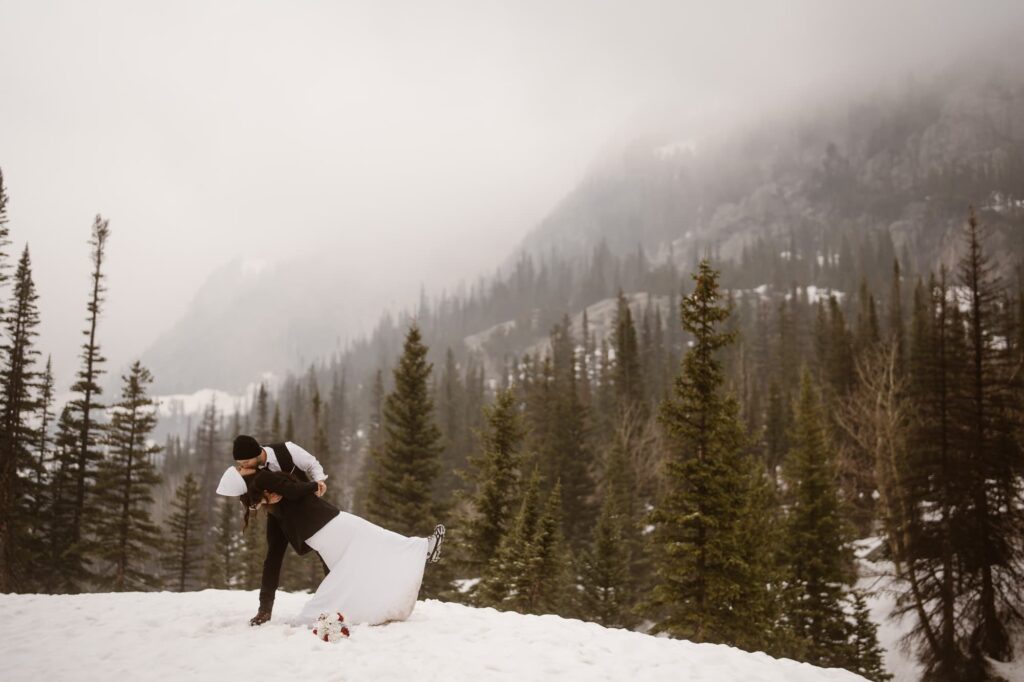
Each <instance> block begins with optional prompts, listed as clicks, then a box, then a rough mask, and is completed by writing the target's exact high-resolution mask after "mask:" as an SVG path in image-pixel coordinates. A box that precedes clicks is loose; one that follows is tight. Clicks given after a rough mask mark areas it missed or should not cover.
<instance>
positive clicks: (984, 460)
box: [959, 209, 1024, 665]
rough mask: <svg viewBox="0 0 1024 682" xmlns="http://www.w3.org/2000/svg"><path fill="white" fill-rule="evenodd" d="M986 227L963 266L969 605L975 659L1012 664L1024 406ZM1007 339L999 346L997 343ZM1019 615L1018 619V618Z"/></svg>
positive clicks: (1020, 597)
mask: <svg viewBox="0 0 1024 682" xmlns="http://www.w3.org/2000/svg"><path fill="white" fill-rule="evenodd" d="M981 236H982V235H981V228H980V226H979V224H978V220H977V218H976V217H975V215H974V210H973V209H971V212H970V216H969V217H968V221H967V229H966V231H965V241H966V242H967V252H966V254H965V255H964V257H963V259H962V260H961V261H960V264H959V281H960V285H961V287H963V289H964V291H965V292H966V294H967V296H968V301H967V306H966V315H965V320H964V323H965V328H966V332H967V335H966V337H967V354H966V357H967V360H968V368H967V377H966V379H967V381H966V386H965V391H964V395H963V401H962V402H961V403H960V407H961V409H963V410H964V413H963V414H964V415H965V416H966V420H965V426H966V427H967V428H966V429H965V432H964V439H963V441H962V442H961V443H960V444H959V445H960V447H961V448H963V451H964V452H965V453H966V456H967V459H968V464H969V468H968V469H967V471H966V472H965V473H966V476H965V478H964V479H962V480H961V481H960V483H961V484H962V485H964V486H965V488H966V489H967V490H968V491H969V500H970V508H969V511H968V514H969V515H970V517H971V518H970V523H969V527H970V530H971V535H970V537H969V538H968V539H967V542H968V544H967V545H966V546H965V547H964V561H965V564H966V566H968V567H969V570H970V572H971V578H972V580H973V581H976V584H975V587H974V589H972V590H971V591H970V592H969V593H968V594H967V595H966V596H967V603H966V604H965V605H964V608H965V609H966V612H967V613H968V614H970V623H971V624H970V633H969V636H968V641H969V642H970V646H971V655H972V657H973V658H974V659H975V661H976V662H977V663H978V665H982V664H983V662H984V658H985V657H988V658H991V659H995V660H997V661H1006V660H1009V658H1010V656H1011V654H1012V648H1011V644H1010V637H1009V630H1010V624H1011V622H1012V621H1013V620H1017V621H1020V620H1021V619H1022V618H1024V617H1022V616H1021V615H1020V612H1019V610H1018V608H1019V605H1020V604H1021V603H1022V602H1024V593H1022V587H1021V586H1022V585H1024V580H1022V576H1021V569H1020V566H1021V565H1022V564H1021V561H1022V559H1024V557H1022V552H1024V549H1022V546H1021V543H1020V542H1019V538H1020V537H1021V533H1022V532H1024V508H1022V507H1021V505H1020V504H1019V501H1020V499H1021V494H1022V490H1021V487H1022V484H1021V473H1022V469H1024V453H1022V451H1021V450H1022V448H1021V442H1020V440H1019V433H1020V429H1021V426H1022V423H1021V422H1022V417H1021V415H1022V414H1024V405H1022V403H1021V393H1020V385H1019V378H1018V377H1019V367H1016V366H1015V362H1014V358H1013V357H1012V354H1011V353H1010V352H1009V344H1008V343H1006V340H1007V339H1008V335H1009V332H1010V329H1009V325H1008V324H1006V322H1007V321H1008V314H1007V311H1005V310H1003V309H1002V307H1003V303H1004V297H1003V292H1002V285H1001V283H1000V281H999V279H998V277H997V276H996V275H995V273H994V268H993V266H992V265H991V263H990V262H989V259H988V257H987V255H985V253H984V251H983V249H982V246H981ZM997 337H998V338H1001V339H1002V342H1001V343H996V341H995V338H997ZM1014 614H1016V616H1014Z"/></svg>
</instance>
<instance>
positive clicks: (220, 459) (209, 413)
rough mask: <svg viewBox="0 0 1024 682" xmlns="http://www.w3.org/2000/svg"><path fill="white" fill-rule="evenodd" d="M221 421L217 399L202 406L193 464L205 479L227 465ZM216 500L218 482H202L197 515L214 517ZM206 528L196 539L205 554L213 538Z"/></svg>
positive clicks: (217, 476) (211, 478)
mask: <svg viewBox="0 0 1024 682" xmlns="http://www.w3.org/2000/svg"><path fill="white" fill-rule="evenodd" d="M219 425H220V413H219V412H218V410H217V402H216V400H212V401H210V403H209V404H208V405H206V407H204V408H203V416H202V418H201V419H200V421H199V426H198V427H197V428H196V460H195V461H196V464H195V465H194V466H197V467H198V469H199V471H200V472H201V478H200V480H202V481H217V480H220V477H221V473H222V472H223V471H224V468H225V467H224V455H223V450H221V448H220V443H221V439H222V436H221V433H220V428H219ZM216 501H217V494H216V486H212V485H204V486H201V487H200V488H199V499H198V502H197V504H198V507H197V509H196V511H197V513H198V515H199V516H200V517H201V518H203V519H213V518H214V512H213V510H214V506H215V505H216ZM203 530H204V533H203V534H202V535H197V536H195V538H194V540H193V541H194V542H195V543H196V545H197V546H198V547H199V548H200V550H199V551H200V552H201V553H202V554H204V555H205V554H207V553H208V552H207V548H208V547H209V546H210V544H211V543H212V542H213V540H212V538H209V537H207V535H208V534H209V529H208V528H204V529H203Z"/></svg>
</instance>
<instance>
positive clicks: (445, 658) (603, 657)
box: [0, 590, 863, 682]
mask: <svg viewBox="0 0 1024 682" xmlns="http://www.w3.org/2000/svg"><path fill="white" fill-rule="evenodd" d="M306 598H307V595H305V594H288V593H281V592H279V593H278V598H277V605H276V606H275V620H272V621H271V622H270V623H267V624H266V625H263V626H261V627H258V628H251V627H249V625H248V624H247V621H248V619H249V618H250V617H251V616H252V615H253V613H254V612H255V607H256V603H257V598H256V594H255V592H243V591H222V590H206V591H203V592H191V593H185V594H175V593H169V592H159V593H126V594H84V595H75V596H68V595H9V594H5V595H0V661H2V668H0V670H2V672H0V677H2V679H4V680H10V681H12V682H13V681H21V680H47V681H56V680H76V681H86V680H105V681H106V680H132V681H133V682H134V681H136V680H139V681H142V680H188V681H189V682H197V681H200V680H218V681H221V682H222V681H223V680H245V679H261V680H274V679H289V680H309V681H313V680H317V681H319V680H337V681H342V680H345V681H348V680H352V681H355V680H367V681H370V680H372V681H373V682H388V681H390V680H403V681H404V680H414V681H416V682H427V681H430V680H445V681H452V682H454V681H458V680H467V681H474V682H476V681H478V680H509V681H513V680H514V681H515V682H528V681H531V680H558V682H576V681H578V680H587V681H590V680H631V681H636V682H655V681H657V680H666V681H668V680H671V681H672V682H678V681H679V680H686V681H687V682H712V681H714V682H731V681H737V682H738V681H743V682H815V681H826V680H834V681H837V682H853V681H854V680H862V679H863V678H861V677H858V676H857V675H854V674H852V673H849V672H846V671H844V670H823V669H821V668H815V667H813V666H810V665H807V664H805V663H796V662H794V661H789V660H777V659H773V658H770V657H769V656H767V655H765V654H760V653H755V654H751V653H746V652H743V651H740V650H738V649H733V648H730V647H726V646H720V645H712V644H693V643H691V642H685V641H679V640H670V639H665V638H657V637H651V636H648V635H643V634H640V633H636V632H629V631H626V630H612V629H607V628H603V627H601V626H600V625H596V624H594V623H584V622H581V621H578V620H567V619H564V618H559V617H557V616H523V615H519V614H517V613H502V612H498V611H495V610H493V609H474V608H469V607H466V606H461V605H458V604H448V603H444V602H438V601H433V600H427V601H423V602H420V603H419V604H417V606H416V610H415V611H413V614H412V616H411V617H410V618H409V620H407V621H405V622H401V623H391V624H388V625H384V626H377V627H369V626H356V627H353V628H352V636H351V638H350V639H348V640H343V641H341V642H337V643H333V644H332V643H327V642H321V641H319V640H318V639H317V638H316V637H315V636H313V634H312V632H311V631H309V630H306V629H304V628H293V627H289V626H287V625H284V624H283V621H284V620H285V619H286V618H287V617H288V616H289V615H291V614H293V613H294V612H296V611H298V609H299V608H300V607H301V605H302V603H303V602H304V600H305V599H306Z"/></svg>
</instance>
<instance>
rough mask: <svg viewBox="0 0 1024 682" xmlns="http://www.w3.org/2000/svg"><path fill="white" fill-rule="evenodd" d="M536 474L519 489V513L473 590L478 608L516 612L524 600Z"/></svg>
mask: <svg viewBox="0 0 1024 682" xmlns="http://www.w3.org/2000/svg"><path fill="white" fill-rule="evenodd" d="M539 499H540V472H539V471H538V470H537V469H534V470H533V474H532V475H531V476H530V479H529V481H528V482H527V484H526V487H525V489H524V490H523V497H522V502H520V504H519V511H518V513H517V514H516V517H515V520H514V521H513V523H512V527H511V529H510V530H509V531H508V532H507V533H505V535H504V536H503V537H502V539H501V543H500V544H499V546H498V551H497V552H496V553H495V554H494V556H493V557H492V559H491V566H490V568H489V569H488V570H487V572H486V573H485V574H484V575H485V577H484V579H483V580H482V581H481V582H480V585H479V589H478V590H477V603H478V604H479V605H480V606H495V607H506V608H511V609H517V608H518V605H519V604H521V603H522V601H523V600H524V599H525V597H524V596H523V595H524V594H525V593H526V591H527V583H526V574H527V570H528V567H529V563H528V560H529V547H530V543H531V542H532V541H533V538H534V536H535V535H536V533H537V524H538V522H539V520H540V509H539V507H538V505H539Z"/></svg>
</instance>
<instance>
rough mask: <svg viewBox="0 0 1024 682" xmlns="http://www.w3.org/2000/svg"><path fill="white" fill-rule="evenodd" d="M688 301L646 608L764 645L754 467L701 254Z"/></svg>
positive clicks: (673, 621)
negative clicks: (725, 390) (755, 550)
mask: <svg viewBox="0 0 1024 682" xmlns="http://www.w3.org/2000/svg"><path fill="white" fill-rule="evenodd" d="M693 277H694V280H695V281H696V287H695V289H694V291H693V293H692V294H691V295H689V296H687V297H685V298H684V299H683V302H682V306H681V319H682V324H683V327H684V328H685V329H686V331H688V332H689V333H690V334H691V335H692V336H693V346H692V347H691V348H690V350H689V351H688V352H687V353H686V356H685V358H684V359H683V366H682V372H681V373H680V374H679V375H678V376H677V378H676V381H675V388H674V391H673V395H672V397H671V398H669V399H668V400H667V401H666V402H665V403H663V405H662V412H661V421H662V423H663V425H664V427H665V429H666V430H667V431H668V434H669V436H670V438H671V443H670V448H671V450H670V452H669V454H668V460H667V462H666V471H665V477H666V480H665V491H664V493H663V495H662V498H661V499H660V500H659V502H658V506H657V508H656V509H655V511H654V512H653V513H652V514H651V521H652V524H653V527H654V528H653V532H652V533H651V534H650V538H651V540H652V543H651V548H652V551H653V552H654V554H655V559H654V566H655V585H654V588H653V590H652V593H651V596H650V599H649V600H648V601H647V607H648V609H649V611H650V613H651V615H652V617H653V618H654V620H655V626H654V628H655V630H656V631H659V632H667V633H669V634H671V635H673V636H676V637H684V638H688V639H691V640H693V641H697V642H721V643H729V644H733V645H736V646H747V647H759V646H761V643H762V641H763V639H764V637H765V636H766V635H765V632H766V631H768V630H770V627H769V626H768V624H767V623H765V622H763V615H762V614H761V613H760V612H759V611H760V610H761V608H762V607H763V605H764V602H765V601H766V599H767V598H766V595H765V594H764V592H765V591H766V590H767V585H766V583H765V581H764V576H762V575H758V574H757V571H758V569H759V565H758V562H759V561H760V559H759V558H758V557H756V556H752V555H751V553H750V551H749V549H748V548H747V547H745V543H746V542H747V541H748V540H749V537H750V533H749V524H750V522H751V518H753V517H754V516H756V515H758V514H761V515H763V510H760V509H755V508H753V505H752V491H753V489H754V486H753V482H754V473H753V472H754V467H753V466H752V464H751V463H750V462H749V460H748V459H747V457H746V456H745V454H744V448H745V446H746V443H745V439H744V434H743V429H742V426H741V424H740V422H739V417H738V408H737V405H736V403H735V401H734V400H733V399H731V398H727V397H724V396H723V395H722V391H721V387H722V381H723V378H722V369H721V363H720V362H719V360H718V359H717V358H716V355H717V353H718V351H719V350H720V349H722V348H723V347H724V346H726V345H727V344H728V343H730V342H731V341H732V337H731V336H730V335H728V334H725V333H723V332H721V331H720V330H719V327H720V325H722V324H723V323H724V322H725V320H726V318H727V317H728V315H729V311H728V309H727V308H725V307H724V306H723V305H722V304H721V294H720V293H719V290H718V272H717V271H715V270H713V269H712V268H711V266H710V264H709V263H708V262H707V261H706V260H703V261H701V262H700V264H699V269H698V272H697V273H695V274H694V276H693Z"/></svg>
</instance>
